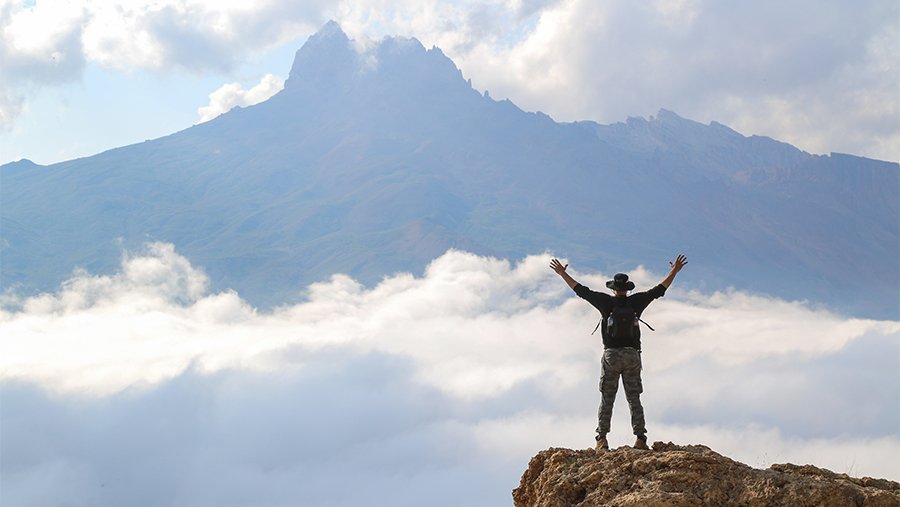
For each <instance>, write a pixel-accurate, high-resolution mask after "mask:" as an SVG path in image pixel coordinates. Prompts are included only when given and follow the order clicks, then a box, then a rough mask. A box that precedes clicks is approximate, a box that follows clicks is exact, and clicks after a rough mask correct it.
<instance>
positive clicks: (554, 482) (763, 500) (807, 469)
mask: <svg viewBox="0 0 900 507" xmlns="http://www.w3.org/2000/svg"><path fill="white" fill-rule="evenodd" d="M512 495H513V500H514V502H515V505H516V506H517V507H526V506H545V507H550V506H553V507H562V506H576V505H577V506H581V507H587V506H598V505H615V506H620V507H625V506H651V507H652V506H727V505H742V506H773V505H791V506H798V507H803V506H825V505H827V506H837V507H839V506H845V505H846V506H854V507H856V506H900V483H897V482H894V481H890V480H886V479H873V478H869V477H864V478H855V477H850V476H848V475H846V474H839V473H835V472H832V471H830V470H826V469H823V468H818V467H815V466H812V465H793V464H776V465H772V466H771V467H769V468H768V469H767V470H759V469H755V468H751V467H749V466H747V465H745V464H743V463H739V462H737V461H734V460H732V459H730V458H728V457H726V456H723V455H721V454H719V453H717V452H715V451H713V450H712V449H710V448H709V447H706V446H703V445H684V446H682V445H675V444H673V443H671V442H669V443H663V442H655V443H654V444H653V448H652V450H649V451H641V450H637V449H632V448H631V447H620V448H618V449H614V450H611V451H605V452H598V451H594V450H593V449H585V450H572V449H563V448H550V449H547V450H545V451H541V452H539V453H538V454H537V455H536V456H534V457H533V458H532V459H531V461H530V462H529V464H528V469H527V470H526V471H525V473H524V474H523V475H522V480H521V482H520V483H519V487H518V488H516V489H514V490H513V492H512Z"/></svg>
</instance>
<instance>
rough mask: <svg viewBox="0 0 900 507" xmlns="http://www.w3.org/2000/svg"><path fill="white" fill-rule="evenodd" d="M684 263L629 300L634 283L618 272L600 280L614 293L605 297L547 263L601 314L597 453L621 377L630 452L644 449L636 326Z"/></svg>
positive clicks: (680, 258)
mask: <svg viewBox="0 0 900 507" xmlns="http://www.w3.org/2000/svg"><path fill="white" fill-rule="evenodd" d="M685 264H687V257H685V256H684V255H678V257H677V258H676V259H675V262H670V263H669V267H670V271H669V275H668V276H666V278H665V279H663V281H661V282H659V285H657V286H656V287H653V288H652V289H650V290H648V291H646V292H638V293H635V294H632V295H630V296H629V295H628V292H629V291H631V290H633V289H634V282H631V281H629V280H628V275H626V274H624V273H619V274H617V275H616V276H614V277H613V279H612V280H610V281H608V282H606V287H607V288H609V289H611V290H612V291H613V293H614V294H615V296H610V295H609V294H603V293H600V292H594V291H592V290H591V289H589V288H587V287H585V286H584V285H581V284H580V283H578V282H576V281H575V279H573V278H572V277H571V276H569V274H568V273H566V268H568V267H569V265H568V264H566V265H565V266H563V265H562V264H561V263H560V262H559V260H557V259H553V260H552V261H550V268H551V269H553V271H555V272H556V274H558V275H559V276H561V277H562V279H563V280H565V282H566V283H567V284H568V285H569V287H570V288H571V289H572V290H574V291H575V294H578V295H579V296H580V297H581V298H583V299H585V300H586V301H587V302H589V303H590V304H592V305H594V307H595V308H597V309H598V310H600V315H601V316H602V320H601V321H600V324H598V326H599V327H600V334H601V335H602V336H603V348H604V350H603V360H602V362H601V367H602V372H601V374H600V393H601V397H600V410H599V411H598V414H597V418H598V419H599V424H598V425H597V437H596V440H597V444H596V449H597V450H598V451H605V450H609V443H608V442H607V441H606V434H607V433H609V425H610V420H611V419H612V409H613V402H615V401H616V392H617V391H618V390H619V376H621V377H622V384H623V386H624V387H625V398H626V399H627V400H628V406H629V408H631V428H632V430H634V434H635V436H636V437H637V439H636V440H635V442H634V448H635V449H648V447H647V428H646V427H645V425H644V407H642V406H641V392H643V390H644V388H643V385H642V384H641V331H640V326H639V324H638V322H639V321H640V318H641V313H643V312H644V310H645V309H646V308H647V305H649V304H650V303H651V302H652V301H653V300H654V299H656V298H659V297H662V296H663V295H664V294H665V293H666V289H668V288H669V286H670V285H672V281H673V280H675V275H677V274H678V272H679V271H681V268H683V267H684V265H685ZM595 331H596V330H595Z"/></svg>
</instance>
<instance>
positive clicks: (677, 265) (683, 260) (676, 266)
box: [659, 254, 688, 289]
mask: <svg viewBox="0 0 900 507" xmlns="http://www.w3.org/2000/svg"><path fill="white" fill-rule="evenodd" d="M687 263H688V261H687V257H685V256H684V255H683V254H678V257H676V258H675V262H670V263H669V267H670V268H672V269H671V270H670V271H669V276H667V277H666V278H665V279H663V281H661V282H659V284H660V285H662V286H663V287H665V288H667V289H668V288H669V286H670V285H672V281H673V280H675V275H677V274H678V272H679V271H681V268H683V267H684V265H685V264H687Z"/></svg>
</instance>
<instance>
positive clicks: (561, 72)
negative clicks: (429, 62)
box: [0, 0, 900, 164]
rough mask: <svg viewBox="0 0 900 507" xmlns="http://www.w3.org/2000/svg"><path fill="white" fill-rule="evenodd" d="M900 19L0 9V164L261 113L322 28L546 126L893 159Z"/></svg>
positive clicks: (467, 8) (522, 11)
mask: <svg viewBox="0 0 900 507" xmlns="http://www.w3.org/2000/svg"><path fill="white" fill-rule="evenodd" d="M898 9H900V7H898V6H897V5H896V3H895V2H890V1H876V2H865V3H862V4H855V3H848V2H840V1H830V2H829V1H826V2H819V1H816V2H813V1H798V2H790V3H784V2H775V1H766V2H755V3H753V4H734V3H729V2H711V1H703V0H668V1H656V2H641V3H634V2H626V1H624V0H611V1H603V2H596V1H587V0H492V1H480V2H476V1H465V0H459V1H439V0H429V1H413V0H399V1H374V2H373V1H362V0H340V1H324V0H310V1H303V2H299V1H295V0H268V1H265V2H252V3H247V2H213V1H209V0H189V1H175V0H171V1H170V0H163V1H153V2H150V1H149V0H148V1H144V0H135V1H131V2H114V1H106V2H63V1H37V2H33V1H29V2H20V1H11V0H2V1H0V38H2V43H3V44H2V46H0V163H5V162H9V161H13V160H18V159H20V158H29V159H31V160H33V161H36V162H38V163H44V164H46V163H52V162H56V161H61V160H66V159H70V158H74V157H79V156H86V155H90V154H93V153H97V152H100V151H103V150H106V149H109V148H113V147H117V146H121V145H125V144H130V143H134V142H140V141H143V140H145V139H148V138H155V137H159V136H162V135H165V134H168V133H172V132H175V131H177V130H181V129H183V128H187V127H189V126H190V125H192V124H194V123H197V122H199V121H201V118H202V117H201V114H200V113H199V112H198V110H199V109H200V108H203V107H207V108H211V109H208V111H212V110H218V109H227V108H228V107H231V106H233V105H237V104H240V105H245V104H248V103H252V102H253V101H258V100H262V99H263V98H265V96H267V95H269V94H271V93H274V92H275V91H277V84H278V83H280V82H281V80H283V79H284V78H286V77H287V73H288V71H289V69H290V65H291V61H292V57H293V53H294V51H296V49H298V48H299V47H300V46H301V45H302V44H303V42H304V41H305V40H306V38H307V37H308V36H309V35H310V34H312V33H313V32H314V31H315V30H317V29H318V28H319V27H321V26H322V24H324V23H325V21H327V20H328V19H335V20H336V21H338V22H339V23H340V24H341V26H342V27H343V29H344V30H345V31H347V32H348V33H349V34H350V35H351V36H352V37H354V38H355V39H356V40H357V41H358V42H359V43H360V44H365V43H366V41H367V40H369V39H372V40H378V39H380V38H381V37H383V36H387V35H404V36H414V37H417V38H419V39H420V40H421V41H422V42H423V43H424V44H425V45H426V47H430V46H431V45H437V46H439V47H441V48H442V49H443V50H444V52H445V53H447V54H448V55H449V56H450V57H451V58H453V59H454V61H455V62H456V64H457V65H458V66H459V67H460V68H461V69H462V71H463V73H464V75H465V76H466V77H468V78H471V79H472V80H473V84H474V86H475V87H476V88H478V89H479V90H489V91H490V92H491V96H492V97H494V98H496V99H502V98H510V99H511V100H513V101H514V102H516V103H517V104H518V105H519V106H520V107H522V108H523V109H526V110H541V111H544V112H546V113H548V114H550V115H551V116H552V117H554V118H555V119H557V120H560V121H572V120H579V119H591V120H595V121H599V122H601V123H612V122H616V121H622V120H625V119H626V118H627V117H629V116H650V115H653V114H655V113H656V112H657V111H658V110H659V109H661V108H665V109H670V110H673V111H675V112H677V113H679V114H680V115H682V116H685V117H688V118H691V119H694V120H698V121H703V122H709V121H719V122H721V123H724V124H726V125H729V126H731V127H732V128H735V129H736V130H738V131H739V132H741V133H743V134H745V135H750V134H761V135H768V136H771V137H774V138H776V139H779V140H783V141H787V142H790V143H792V144H794V145H796V146H798V147H800V148H801V149H804V150H807V151H810V152H812V153H829V152H831V151H837V152H845V153H852V154H857V155H863V156H869V157H873V158H880V159H886V160H894V161H896V160H898V159H900V122H898V121H897V118H898V117H900V99H898V95H900V94H898V93H897V92H898V90H897V84H896V83H897V82H900V69H898V63H897V61H898V60H900V59H898V58H897V56H898V55H897V47H898V46H900V44H898V38H900V35H898V34H900V22H898V19H900V12H898ZM267 75H271V76H270V77H269V78H268V81H267V83H268V85H267V86H265V87H261V88H257V89H256V91H255V92H254V93H249V91H250V90H252V89H254V87H256V86H257V85H258V84H259V83H260V82H262V81H263V80H264V79H266V78H265V76H267ZM229 84H230V86H226V85H229ZM223 87H225V88H223ZM217 91H218V95H216V96H215V98H211V95H212V94H214V93H215V92H217Z"/></svg>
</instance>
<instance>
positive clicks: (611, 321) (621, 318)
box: [606, 304, 638, 341]
mask: <svg viewBox="0 0 900 507" xmlns="http://www.w3.org/2000/svg"><path fill="white" fill-rule="evenodd" d="M606 334H607V336H609V337H610V338H612V339H613V340H616V341H630V340H631V339H632V338H634V337H635V336H637V334H638V316H637V314H636V313H635V312H634V308H632V307H631V306H630V305H628V304H624V305H618V306H613V309H612V311H611V312H610V313H609V317H607V318H606Z"/></svg>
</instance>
